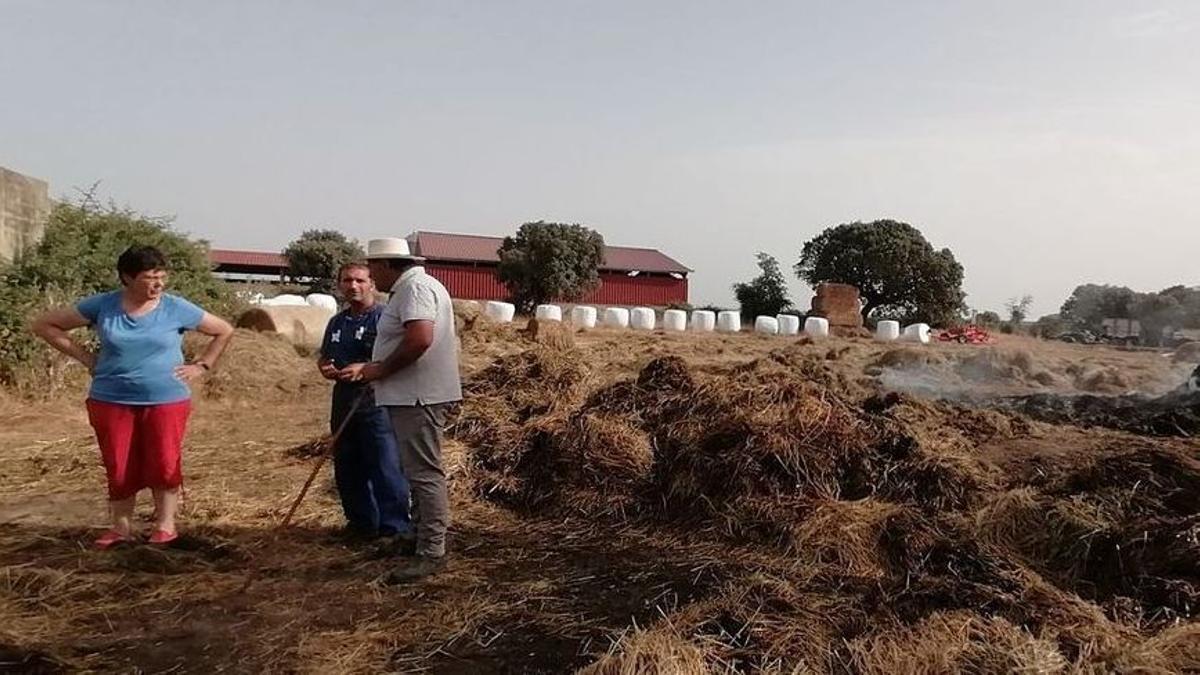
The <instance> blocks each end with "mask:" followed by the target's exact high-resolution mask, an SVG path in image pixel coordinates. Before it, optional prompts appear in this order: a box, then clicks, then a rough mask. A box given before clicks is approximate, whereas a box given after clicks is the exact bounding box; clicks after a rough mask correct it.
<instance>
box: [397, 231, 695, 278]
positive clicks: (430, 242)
mask: <svg viewBox="0 0 1200 675" xmlns="http://www.w3.org/2000/svg"><path fill="white" fill-rule="evenodd" d="M408 241H409V243H410V244H411V245H412V247H413V248H414V249H415V252H416V253H417V255H421V256H424V257H426V258H429V259H430V260H461V261H470V262H499V261H500V256H499V255H497V251H498V250H499V249H500V245H501V244H503V243H504V237H490V236H485V235H478V234H449V233H446V232H414V233H412V234H411V235H409V236H408ZM600 269H603V270H613V271H621V272H630V271H633V270H637V271H639V272H675V273H677V274H687V273H688V272H691V271H692V270H690V269H688V268H687V267H685V266H684V265H683V264H681V263H679V262H678V261H676V260H674V259H672V258H671V257H669V256H667V255H666V254H665V253H663V252H662V251H659V250H658V249H653V248H632V247H629V246H605V247H604V264H603V265H602V266H601V268H600Z"/></svg>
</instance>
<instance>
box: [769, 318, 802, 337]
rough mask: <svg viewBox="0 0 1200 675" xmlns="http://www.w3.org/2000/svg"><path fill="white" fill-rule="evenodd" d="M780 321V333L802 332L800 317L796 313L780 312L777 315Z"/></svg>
mask: <svg viewBox="0 0 1200 675" xmlns="http://www.w3.org/2000/svg"><path fill="white" fill-rule="evenodd" d="M775 320H776V321H778V322H779V334H780V335H798V334H799V333H800V317H798V316H796V315H795V314H780V315H778V316H776V317H775Z"/></svg>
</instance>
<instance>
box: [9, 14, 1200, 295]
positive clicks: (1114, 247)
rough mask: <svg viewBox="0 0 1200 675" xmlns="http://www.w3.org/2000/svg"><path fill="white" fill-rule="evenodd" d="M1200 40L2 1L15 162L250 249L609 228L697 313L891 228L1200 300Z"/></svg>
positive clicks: (872, 21)
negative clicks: (850, 230)
mask: <svg viewBox="0 0 1200 675" xmlns="http://www.w3.org/2000/svg"><path fill="white" fill-rule="evenodd" d="M1197 42H1200V3H1197V2H1192V1H1181V2H1153V1H1147V2H1124V1H1116V0H1088V1H1077V2H1065V1H1063V2H1045V1H1044V0H1043V1H1037V2H1029V1H1023V0H1022V1H1011V0H1010V1H1005V2H999V1H998V2H967V1H962V2H917V1H905V2H894V1H876V2H866V1H860V2H839V3H832V2H743V3H734V2H698V1H694V0H693V1H688V2H682V1H678V2H677V1H672V2H603V3H602V2H570V1H557V2H541V3H534V2H474V3H467V2H338V3H332V2H327V3H302V2H255V1H243V2H214V1H209V2H203V3H202V2H191V3H183V2H170V3H167V2H148V1H147V2H101V1H95V0H93V1H88V2H66V1H61V2H55V1H51V0H0V165H4V166H7V167H9V168H12V169H15V170H18V171H22V172H25V173H29V174H32V175H35V176H39V177H42V178H45V179H47V180H49V181H50V182H51V185H52V190H53V191H54V192H55V193H56V194H66V193H69V192H70V191H71V188H72V187H74V186H86V185H89V184H91V183H92V182H94V181H96V180H100V181H103V183H102V190H103V194H104V195H106V196H108V197H111V198H113V199H115V200H116V201H118V202H120V203H124V204H128V205H131V206H133V207H135V208H138V209H140V210H144V211H148V212H152V213H160V214H175V215H176V216H177V223H178V226H179V227H180V229H183V230H186V231H189V232H191V233H193V234H195V235H198V236H203V237H205V238H207V239H209V240H211V241H212V242H213V243H214V245H217V246H222V247H244V248H259V249H279V248H282V246H283V245H284V244H286V243H287V242H288V241H289V240H290V239H292V238H294V237H295V236H296V235H297V234H298V233H299V231H300V230H301V229H303V228H304V227H308V226H315V225H322V226H333V227H337V228H340V229H342V230H344V231H346V232H347V233H349V234H351V235H353V236H356V237H359V238H361V239H366V238H369V237H373V236H387V235H403V234H406V233H408V232H409V231H411V230H413V229H416V228H418V227H419V228H427V229H439V230H446V231H458V232H480V233H492V234H506V233H509V232H511V231H512V230H513V229H514V228H515V227H516V225H518V224H519V223H521V222H523V221H526V220H537V219H548V220H560V221H567V222H582V223H585V224H588V225H590V226H592V227H595V228H596V229H598V230H599V231H600V232H601V233H603V234H604V235H605V237H606V239H607V240H608V241H609V242H610V243H614V244H626V245H644V246H656V247H659V248H662V249H663V250H664V251H666V252H667V253H669V254H671V255H672V256H674V257H676V258H678V259H679V260H680V261H682V262H684V263H685V264H687V265H689V266H691V267H693V268H695V269H696V273H695V275H694V276H693V284H692V299H693V301H694V302H697V303H704V302H718V303H728V302H731V295H732V294H731V293H730V291H729V285H730V284H731V283H733V282H734V281H738V280H742V279H745V278H748V277H750V276H752V275H753V273H754V272H755V266H754V253H755V252H756V251H759V250H762V251H766V252H768V253H771V254H773V255H775V256H777V257H778V258H779V259H780V260H781V262H783V263H784V265H785V266H787V267H789V268H790V266H791V264H792V263H794V262H795V259H796V257H797V256H798V254H799V250H800V247H801V245H802V244H803V242H804V241H805V240H807V239H808V238H810V237H812V236H813V235H815V234H817V233H818V232H820V230H821V229H823V228H825V227H827V226H830V225H835V224H838V223H841V222H846V221H851V220H856V219H862V220H869V219H875V218H884V217H890V218H896V219H900V220H905V221H908V222H910V223H912V224H914V225H916V226H917V227H919V228H920V229H921V230H922V231H924V232H925V234H926V236H927V237H929V239H930V240H931V241H932V242H933V243H934V245H935V246H938V247H941V246H948V247H950V248H951V249H953V250H954V252H955V254H956V255H957V256H958V259H959V261H960V262H962V263H963V265H964V266H965V268H966V284H965V286H966V290H967V292H968V294H969V295H968V299H967V300H968V303H969V304H970V305H971V306H973V307H978V308H985V309H996V310H1001V309H1002V306H1003V303H1004V301H1005V299H1007V298H1009V297H1011V296H1016V295H1021V294H1024V293H1031V294H1033V295H1034V297H1035V307H1034V312H1035V314H1042V313H1046V312H1051V311H1055V310H1056V309H1057V307H1058V305H1059V304H1061V302H1062V300H1063V299H1064V298H1065V297H1066V295H1067V293H1069V291H1070V290H1071V288H1072V287H1074V286H1075V285H1076V284H1078V283H1083V282H1088V281H1091V282H1111V283H1119V284H1127V285H1130V286H1132V287H1134V288H1138V289H1145V290H1157V289H1158V288H1161V287H1164V286H1168V285H1171V284H1174V283H1187V284H1200V272H1198V271H1197V264H1196V256H1197V251H1200V200H1198V199H1197V195H1196V188H1197V186H1200V49H1197V48H1196V47H1195V44H1197ZM794 291H795V294H796V295H797V296H799V297H800V298H801V299H800V301H799V302H798V304H800V305H802V306H807V290H806V289H803V288H802V287H801V286H800V284H799V283H798V282H794Z"/></svg>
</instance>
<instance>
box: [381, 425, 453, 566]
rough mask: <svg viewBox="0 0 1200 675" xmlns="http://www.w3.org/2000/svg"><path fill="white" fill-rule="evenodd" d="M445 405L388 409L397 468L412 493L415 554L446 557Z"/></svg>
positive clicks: (448, 502)
mask: <svg viewBox="0 0 1200 675" xmlns="http://www.w3.org/2000/svg"><path fill="white" fill-rule="evenodd" d="M448 407H449V405H448V404H439V405H425V406H388V407H387V410H388V415H390V416H391V418H392V431H393V432H395V434H396V445H397V446H398V448H399V450H400V466H401V467H402V468H403V469H404V476H405V478H407V479H408V485H409V490H410V492H411V494H412V500H413V509H412V520H413V523H414V524H415V525H416V528H417V555H420V556H427V557H431V558H440V557H442V556H444V555H446V529H447V528H449V527H450V493H449V491H448V490H447V489H446V469H445V468H444V467H443V466H442V429H443V428H444V427H445V425H446V412H447V408H448Z"/></svg>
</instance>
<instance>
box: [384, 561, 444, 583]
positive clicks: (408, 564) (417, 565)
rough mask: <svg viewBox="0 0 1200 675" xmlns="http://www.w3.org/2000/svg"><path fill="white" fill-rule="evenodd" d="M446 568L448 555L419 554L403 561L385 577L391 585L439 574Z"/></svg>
mask: <svg viewBox="0 0 1200 675" xmlns="http://www.w3.org/2000/svg"><path fill="white" fill-rule="evenodd" d="M445 568H446V556H441V557H438V558H430V557H427V556H423V555H419V556H416V557H414V558H412V559H411V560H408V561H405V562H404V563H401V564H400V565H399V566H397V567H396V569H394V570H392V572H391V573H390V574H388V575H387V577H386V578H385V580H384V581H385V582H386V583H387V584H389V585H393V586H394V585H397V584H409V583H412V582H414V581H420V580H421V579H424V578H426V577H428V576H431V575H433V574H437V573H438V572H441V571H442V570H443V569H445Z"/></svg>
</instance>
